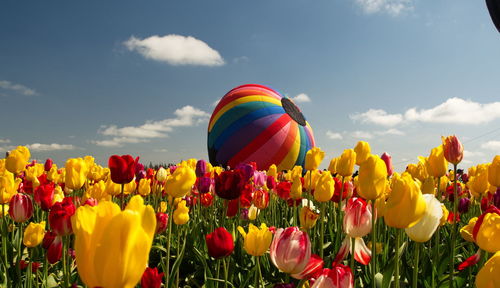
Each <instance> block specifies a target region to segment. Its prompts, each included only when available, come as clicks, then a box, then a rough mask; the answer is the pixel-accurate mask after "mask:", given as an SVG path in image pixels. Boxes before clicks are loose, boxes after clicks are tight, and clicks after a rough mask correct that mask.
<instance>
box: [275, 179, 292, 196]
mask: <svg viewBox="0 0 500 288" xmlns="http://www.w3.org/2000/svg"><path fill="white" fill-rule="evenodd" d="M290 189H292V183H291V182H288V181H283V182H279V183H278V185H276V194H278V196H279V197H280V198H281V199H283V200H288V198H290Z"/></svg>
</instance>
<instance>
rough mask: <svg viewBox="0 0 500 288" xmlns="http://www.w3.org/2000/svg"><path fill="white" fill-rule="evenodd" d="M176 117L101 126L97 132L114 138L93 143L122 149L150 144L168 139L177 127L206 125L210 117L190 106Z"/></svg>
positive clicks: (177, 112)
mask: <svg viewBox="0 0 500 288" xmlns="http://www.w3.org/2000/svg"><path fill="white" fill-rule="evenodd" d="M174 115H175V117H174V118H167V119H164V120H160V121H147V122H146V123H145V124H143V125H140V126H125V127H118V126H117V125H109V126H101V128H100V129H99V130H98V131H97V132H98V133H99V134H101V135H104V136H109V137H112V138H110V139H104V140H94V141H91V143H93V144H95V145H98V146H104V147H121V146H123V144H125V143H143V142H150V141H151V139H154V138H165V137H168V133H169V132H172V131H173V130H174V128H176V127H191V126H196V125H199V124H201V123H204V122H206V121H208V118H209V116H210V115H209V114H208V113H207V112H205V111H202V110H200V109H197V108H194V107H192V106H189V105H187V106H184V107H182V108H180V109H177V110H175V112H174Z"/></svg>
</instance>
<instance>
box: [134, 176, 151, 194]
mask: <svg viewBox="0 0 500 288" xmlns="http://www.w3.org/2000/svg"><path fill="white" fill-rule="evenodd" d="M137 190H138V191H139V194H141V196H143V197H145V196H148V195H149V193H151V179H146V178H143V179H141V180H139V189H137Z"/></svg>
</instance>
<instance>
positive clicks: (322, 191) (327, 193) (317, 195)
mask: <svg viewBox="0 0 500 288" xmlns="http://www.w3.org/2000/svg"><path fill="white" fill-rule="evenodd" d="M334 191H335V181H334V180H333V178H332V175H331V174H330V171H324V172H323V173H321V176H320V177H319V180H318V184H317V185H316V189H315V191H314V199H315V200H316V201H318V202H327V201H329V200H330V199H331V198H332V196H333V193H334Z"/></svg>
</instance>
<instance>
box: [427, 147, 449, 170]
mask: <svg viewBox="0 0 500 288" xmlns="http://www.w3.org/2000/svg"><path fill="white" fill-rule="evenodd" d="M426 168H427V172H428V173H429V175H431V176H432V177H435V178H437V177H443V176H444V175H445V174H446V171H447V170H448V161H446V158H444V150H443V145H439V146H438V147H435V148H432V150H431V154H430V155H429V157H427V167H426Z"/></svg>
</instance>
